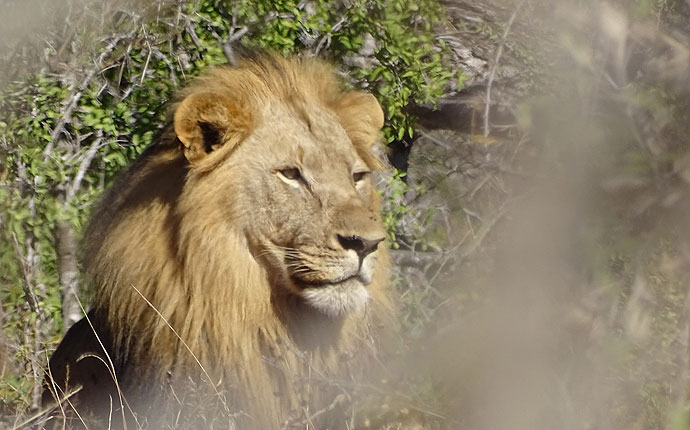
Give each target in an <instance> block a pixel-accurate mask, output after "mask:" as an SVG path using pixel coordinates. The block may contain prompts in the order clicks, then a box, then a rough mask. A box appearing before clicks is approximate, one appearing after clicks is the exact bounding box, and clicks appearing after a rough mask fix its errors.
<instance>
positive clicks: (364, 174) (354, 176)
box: [352, 172, 369, 182]
mask: <svg viewBox="0 0 690 430" xmlns="http://www.w3.org/2000/svg"><path fill="white" fill-rule="evenodd" d="M368 175H369V172H355V173H353V174H352V180H353V181H355V182H359V181H361V180H363V179H364V178H366V177H367V176H368Z"/></svg>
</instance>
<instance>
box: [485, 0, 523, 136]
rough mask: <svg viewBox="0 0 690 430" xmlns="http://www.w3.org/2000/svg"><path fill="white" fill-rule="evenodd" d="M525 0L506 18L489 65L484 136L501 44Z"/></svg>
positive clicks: (487, 123) (501, 53)
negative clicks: (492, 59) (492, 61)
mask: <svg viewBox="0 0 690 430" xmlns="http://www.w3.org/2000/svg"><path fill="white" fill-rule="evenodd" d="M525 1H526V0H522V1H520V3H518V4H517V5H516V6H515V9H514V10H513V13H512V15H510V19H508V23H507V24H506V28H505V30H504V31H503V36H501V41H500V42H499V43H498V49H497V50H496V58H495V59H494V63H493V64H492V65H491V70H490V71H489V78H488V81H487V83H486V100H485V102H484V103H485V104H484V137H487V136H489V109H490V107H491V86H492V85H493V82H494V78H495V77H496V69H498V62H499V61H500V60H501V55H503V46H504V45H505V43H506V38H507V37H508V33H509V32H510V28H511V27H512V26H513V21H515V17H516V16H517V13H518V11H519V10H520V9H522V6H523V4H524V3H525Z"/></svg>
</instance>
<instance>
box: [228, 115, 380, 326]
mask: <svg viewBox="0 0 690 430" xmlns="http://www.w3.org/2000/svg"><path fill="white" fill-rule="evenodd" d="M300 116H301V117H302V118H298V117H295V115H294V113H292V112H290V111H289V109H287V108H286V107H285V106H283V105H281V104H278V103H276V104H273V105H269V106H267V107H266V109H265V110H264V112H263V115H262V119H261V120H259V121H260V124H259V125H258V127H257V128H256V130H255V132H254V133H253V134H252V135H251V136H250V137H249V138H248V139H247V140H246V141H245V142H244V144H243V145H242V146H241V147H240V148H238V153H239V152H241V151H242V152H244V153H245V155H246V156H247V157H251V159H252V162H251V164H249V165H246V166H245V168H244V169H243V170H244V178H245V181H244V184H243V186H244V187H246V188H245V189H246V190H247V196H248V197H249V198H250V199H251V203H250V205H249V206H250V207H255V208H261V209H260V210H261V212H260V213H261V216H259V217H256V218H255V219H254V220H253V221H254V222H250V223H249V224H248V226H249V227H248V236H249V237H250V238H252V240H253V241H255V245H256V247H257V250H258V251H259V253H261V252H264V253H265V256H266V258H265V259H264V261H266V263H267V264H269V265H270V266H271V268H272V269H273V271H274V273H276V272H277V273H279V274H280V276H278V279H276V280H277V281H278V282H279V283H280V284H281V286H283V287H286V288H289V290H290V291H291V292H293V293H295V294H298V295H301V296H302V297H303V298H304V299H305V300H306V301H307V302H308V303H309V304H311V305H312V306H314V307H316V308H317V309H319V310H321V311H323V312H325V313H327V314H329V315H339V314H342V313H345V312H348V311H352V310H357V309H360V308H362V307H363V305H364V304H365V303H366V301H367V299H368V297H369V293H368V291H367V288H366V287H367V285H368V284H369V283H370V282H371V280H372V278H373V275H374V269H375V266H376V259H377V250H378V247H379V244H380V243H381V242H382V241H383V239H384V237H385V232H384V231H383V229H382V227H381V223H380V220H379V217H378V215H377V213H376V212H377V208H376V207H375V200H374V197H375V196H374V193H375V190H374V189H373V186H372V184H371V180H372V178H371V169H370V168H369V167H368V166H367V165H366V164H365V163H364V161H363V160H362V159H361V158H360V157H359V156H358V154H357V151H356V150H355V148H354V147H353V145H352V143H351V142H350V139H349V138H348V136H347V134H346V133H345V131H344V130H343V128H342V127H341V126H340V124H339V123H338V122H337V120H336V118H335V116H334V115H333V114H332V113H329V112H327V111H325V110H323V109H319V108H317V107H313V106H312V107H307V106H305V107H304V108H303V111H302V112H301V115H300ZM276 122H277V123H278V124H281V126H280V129H276V127H275V123H276ZM252 154H253V155H252ZM254 216H256V215H254Z"/></svg>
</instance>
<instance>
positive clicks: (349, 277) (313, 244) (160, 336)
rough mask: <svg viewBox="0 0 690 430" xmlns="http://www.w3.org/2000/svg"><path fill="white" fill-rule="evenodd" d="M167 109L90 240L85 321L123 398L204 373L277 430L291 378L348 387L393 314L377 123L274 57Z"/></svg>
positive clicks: (326, 70) (363, 103) (333, 89)
mask: <svg viewBox="0 0 690 430" xmlns="http://www.w3.org/2000/svg"><path fill="white" fill-rule="evenodd" d="M172 112H173V115H172V121H171V124H170V125H169V126H168V127H167V128H166V129H165V130H164V132H163V134H162V136H161V137H160V139H159V141H157V142H156V143H154V144H153V145H152V146H151V147H150V148H149V149H147V151H145V153H144V154H142V155H141V156H140V158H139V159H138V160H137V161H136V162H135V163H134V165H133V166H132V167H131V168H130V170H129V171H128V172H127V173H125V174H124V175H123V176H122V177H121V178H120V179H119V180H118V181H117V183H116V184H115V186H114V187H113V188H112V190H111V191H110V192H109V193H108V194H107V195H106V197H105V198H104V199H103V201H102V203H101V204H100V206H99V208H98V209H97V210H96V212H95V214H94V217H93V221H92V223H91V224H90V226H89V228H88V229H87V233H86V248H85V254H84V256H85V258H84V264H85V268H86V271H87V275H88V278H89V279H90V280H91V282H92V283H93V286H94V291H95V296H94V297H95V298H94V303H93V308H94V309H93V313H92V315H93V316H94V319H96V320H97V321H96V323H97V324H96V326H101V327H102V330H103V332H104V333H106V334H107V336H104V337H105V338H107V340H108V343H109V345H107V346H108V348H106V349H109V352H110V353H111V354H112V355H113V356H114V363H115V368H116V373H118V374H119V375H122V378H124V379H127V378H131V379H132V380H125V381H124V382H121V385H122V386H125V387H127V386H129V385H131V386H135V385H137V383H135V382H134V381H133V379H135V378H134V376H131V375H136V379H137V381H138V383H139V384H141V382H142V379H143V380H150V379H151V378H153V379H154V380H157V381H162V380H169V379H170V378H171V375H173V379H174V378H175V377H176V376H179V377H185V376H187V375H188V374H189V373H190V372H189V369H193V368H196V367H203V368H204V372H208V373H207V374H210V375H211V377H212V378H217V379H218V380H219V381H220V380H224V381H227V382H229V384H230V385H231V386H232V387H233V392H234V394H233V395H232V396H233V398H234V399H236V400H237V403H238V404H239V405H240V406H241V407H243V408H247V409H248V410H250V411H251V410H253V409H254V407H255V406H257V405H260V408H261V409H262V410H263V411H264V412H262V414H268V415H267V416H269V417H270V420H273V421H270V420H269V421H267V422H266V423H268V425H271V426H273V424H275V423H276V420H282V419H285V418H286V413H287V412H286V411H288V410H290V409H291V408H298V409H299V407H300V406H299V405H300V404H301V402H303V401H304V398H300V396H301V394H300V392H298V390H297V391H296V387H294V386H292V387H290V386H291V384H292V383H291V382H289V381H291V380H296V379H300V378H301V376H300V375H303V373H301V372H302V370H300V369H303V370H304V371H308V372H310V374H311V369H314V368H318V369H319V371H320V372H322V373H323V374H324V375H333V376H338V377H343V370H344V367H347V368H349V369H353V368H356V367H357V366H352V365H350V364H348V365H347V366H343V357H345V356H347V357H350V358H351V357H358V358H364V357H366V356H370V355H371V354H368V353H367V352H366V351H367V350H368V351H371V350H372V348H373V345H372V344H371V342H372V339H375V337H373V336H372V333H371V330H372V328H374V329H375V328H376V326H377V324H379V325H380V324H382V323H383V321H384V320H385V319H386V316H388V315H390V314H391V312H390V310H391V305H390V295H389V292H388V288H387V277H388V257H387V255H386V249H385V247H384V246H383V244H382V243H381V242H382V241H383V240H384V236H385V232H384V229H383V227H382V223H381V220H380V217H379V203H378V195H377V193H376V191H375V189H374V187H373V185H372V171H374V170H375V169H377V168H378V167H379V160H378V158H377V157H376V156H375V155H374V152H373V151H372V145H375V144H376V141H377V136H378V133H379V129H380V128H381V126H382V125H383V112H382V111H381V108H380V106H379V104H378V103H377V102H376V100H375V98H374V97H373V96H371V95H369V94H366V93H362V92H358V91H349V92H348V91H345V90H343V88H342V86H341V85H340V84H339V83H338V80H337V79H336V75H335V73H334V72H333V70H332V68H331V67H330V66H328V65H326V64H325V63H323V62H320V61H317V60H308V59H293V60H288V59H283V58H280V57H277V56H264V57H260V58H254V59H246V60H243V61H242V62H241V63H240V64H239V66H237V67H232V68H230V67H221V68H217V69H215V70H214V71H212V72H210V73H209V74H207V75H205V76H203V77H201V78H197V79H196V80H195V81H193V82H192V84H191V85H190V86H189V87H188V88H187V89H185V90H183V91H182V92H181V94H180V96H179V99H178V101H177V102H176V103H175V104H174V105H173V108H172ZM74 337H75V336H72V338H74ZM71 342H72V343H73V342H75V341H74V340H72V341H71ZM91 343H94V342H91ZM61 348H63V350H66V349H65V347H63V346H61ZM305 350H310V351H311V352H310V353H309V354H310V355H309V357H310V359H309V363H303V361H304V355H303V354H302V353H303V352H304V351H305ZM59 351H60V350H58V352H59ZM300 351H301V352H300ZM56 355H59V354H58V353H57V352H56ZM62 355H63V356H64V355H65V353H63V354H62ZM71 355H73V354H71ZM271 356H275V357H280V359H279V360H277V361H276V362H278V363H279V364H275V363H273V364H271V365H270V366H269V365H268V364H266V363H267V360H269V359H270V357H271ZM62 361H64V362H65V363H67V364H66V365H67V366H69V362H70V359H63V360H62ZM269 361H270V360H269ZM276 369H278V370H276ZM53 373H57V374H60V372H59V370H58V371H53ZM72 373H73V374H74V373H75V372H72ZM345 373H348V372H345ZM142 375H145V376H146V378H142ZM302 379H304V378H302ZM277 391H282V394H281V395H280V396H276V395H275V393H276V392H277ZM267 411H268V412H267ZM271 411H272V412H271ZM271 423H272V424H271Z"/></svg>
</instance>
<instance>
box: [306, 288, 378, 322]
mask: <svg viewBox="0 0 690 430" xmlns="http://www.w3.org/2000/svg"><path fill="white" fill-rule="evenodd" d="M301 295H302V298H303V299H304V301H305V302H307V303H308V304H309V305H311V306H312V307H314V308H316V309H317V310H318V311H319V312H323V313H324V314H326V315H328V316H330V317H332V318H336V317H340V316H344V315H346V314H350V313H358V312H361V311H363V310H364V308H365V306H366V304H367V302H368V301H369V298H370V297H371V296H370V294H369V290H367V288H366V287H365V286H364V284H363V283H362V282H360V281H359V280H357V279H348V280H347V281H344V282H340V283H338V284H328V285H320V286H318V287H307V288H304V289H303V290H302V292H301Z"/></svg>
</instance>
